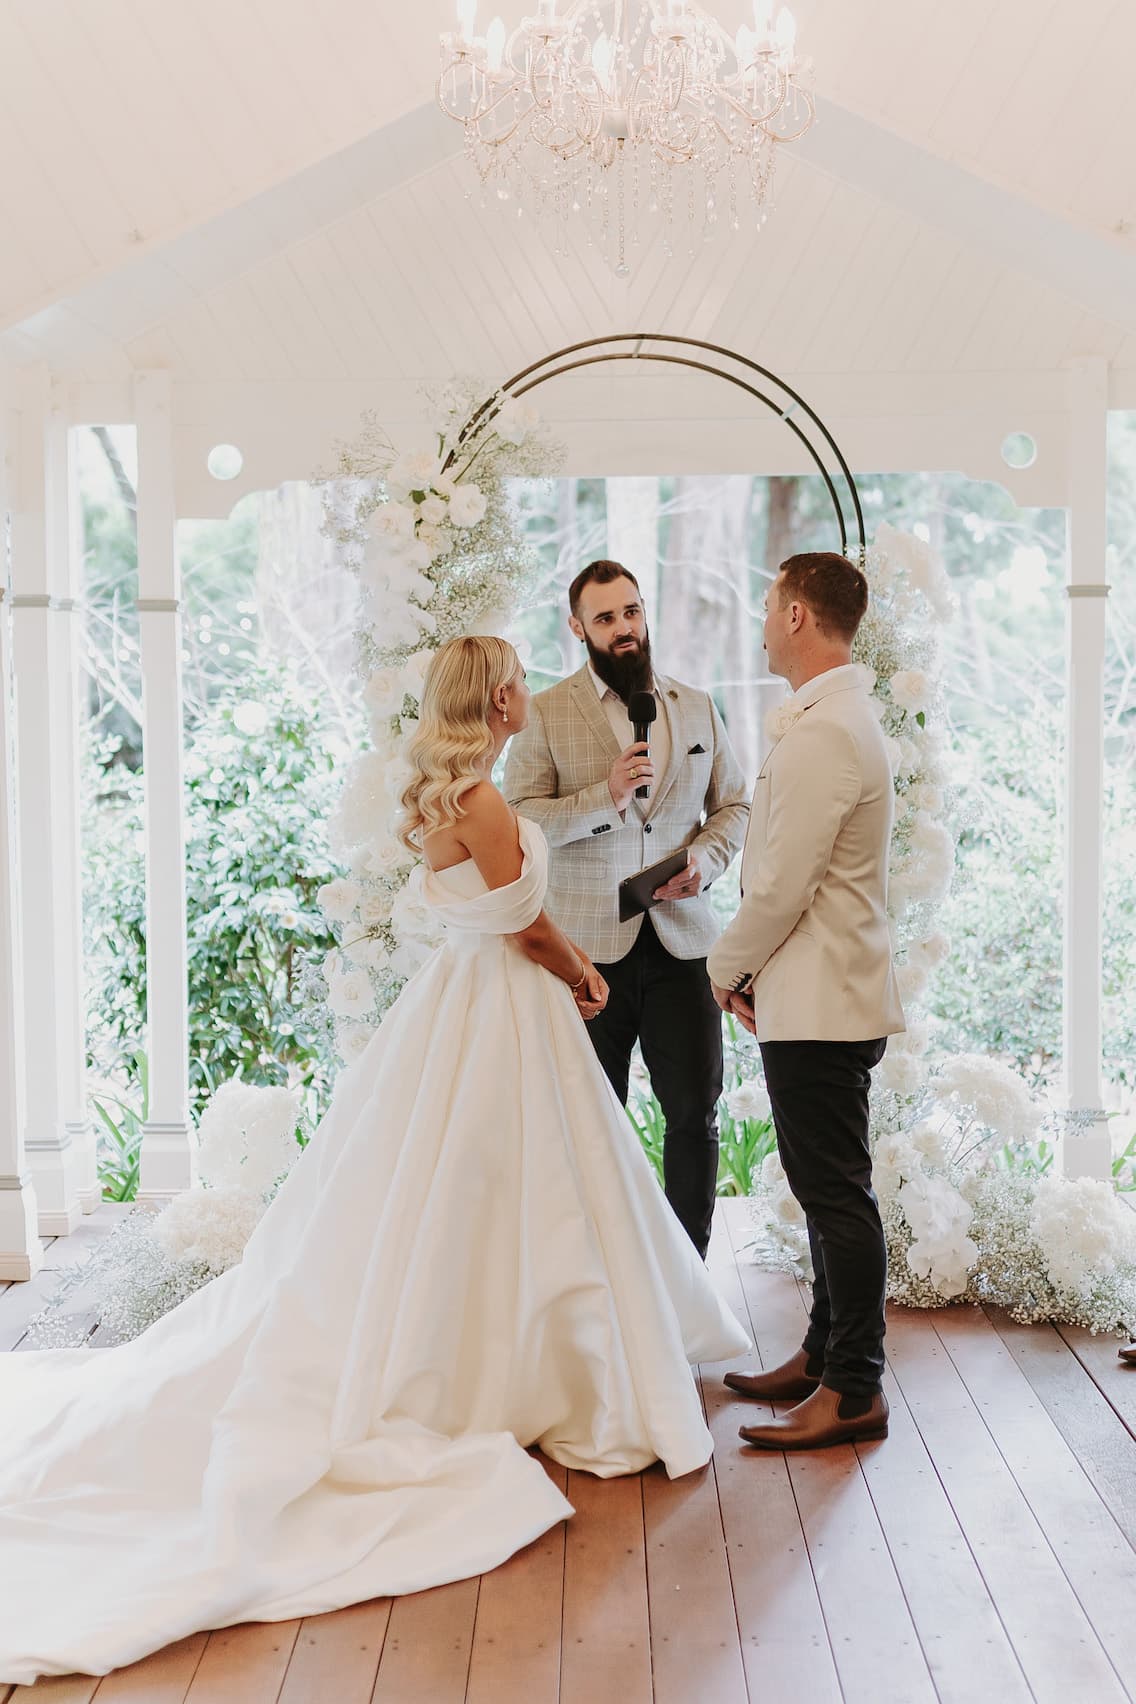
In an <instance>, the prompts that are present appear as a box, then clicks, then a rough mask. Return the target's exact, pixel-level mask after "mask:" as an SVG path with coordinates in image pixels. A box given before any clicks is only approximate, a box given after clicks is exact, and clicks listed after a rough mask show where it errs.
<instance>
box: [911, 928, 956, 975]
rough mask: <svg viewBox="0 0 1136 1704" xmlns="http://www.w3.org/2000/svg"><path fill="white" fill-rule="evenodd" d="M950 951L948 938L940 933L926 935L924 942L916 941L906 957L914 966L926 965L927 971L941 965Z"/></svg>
mask: <svg viewBox="0 0 1136 1704" xmlns="http://www.w3.org/2000/svg"><path fill="white" fill-rule="evenodd" d="M950 950H951V943H950V939H949V937H948V936H946V935H944V934H943V933H942V932H941V931H936V933H935V934H933V935H928V936H927V939H926V940H925V941H916V942H915V943H914V945H913V946H912V947H911V950H910V952H909V954H908V957H909V958H910V959H911V961H912V962H913V963H915V964H922V965H926V967H927V969H928V970H934V968H935V966H936V965H937V964H942V962H943V960H944V959H945V958H946V957H947V955H948V953H949V952H950Z"/></svg>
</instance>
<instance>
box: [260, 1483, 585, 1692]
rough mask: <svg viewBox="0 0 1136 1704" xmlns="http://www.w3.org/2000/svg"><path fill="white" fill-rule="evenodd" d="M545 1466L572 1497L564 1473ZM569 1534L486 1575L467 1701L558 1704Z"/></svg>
mask: <svg viewBox="0 0 1136 1704" xmlns="http://www.w3.org/2000/svg"><path fill="white" fill-rule="evenodd" d="M543 1465H544V1467H545V1471H546V1472H547V1473H548V1475H549V1478H550V1479H551V1480H552V1481H553V1483H554V1484H555V1485H556V1486H557V1487H558V1488H559V1490H560V1491H562V1492H564V1493H565V1494H566V1493H567V1486H568V1475H567V1473H566V1471H565V1470H564V1468H562V1467H559V1466H557V1464H556V1463H555V1462H545V1463H544V1464H543ZM566 1536H567V1535H566V1530H565V1523H564V1522H563V1521H560V1522H558V1523H557V1525H556V1526H554V1527H553V1528H552V1529H551V1531H549V1532H546V1533H545V1534H544V1535H543V1537H541V1538H539V1539H537V1541H536V1543H535V1544H530V1545H529V1546H528V1548H527V1549H526V1550H522V1551H520V1552H518V1554H517V1555H516V1556H511V1557H510V1558H509V1560H508V1561H507V1562H505V1563H503V1564H502V1565H501V1567H500V1568H495V1569H494V1571H493V1572H492V1573H491V1574H484V1575H483V1576H482V1580H481V1590H480V1592H479V1594H478V1600H477V1621H476V1624H475V1626H474V1630H473V1650H472V1653H471V1656H470V1664H469V1684H468V1687H467V1690H466V1704H557V1700H558V1699H559V1697H560V1634H561V1623H562V1619H563V1614H564V1556H565V1546H566ZM281 1704H285V1701H283V1700H282V1701H281ZM312 1704H316V1700H314V1699H313V1701H312Z"/></svg>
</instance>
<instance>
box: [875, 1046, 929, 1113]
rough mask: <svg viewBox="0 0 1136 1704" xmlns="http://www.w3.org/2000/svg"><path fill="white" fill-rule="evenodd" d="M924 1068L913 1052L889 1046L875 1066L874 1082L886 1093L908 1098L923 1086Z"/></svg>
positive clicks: (902, 1098)
mask: <svg viewBox="0 0 1136 1704" xmlns="http://www.w3.org/2000/svg"><path fill="white" fill-rule="evenodd" d="M925 1075H926V1072H925V1068H924V1066H923V1064H922V1063H921V1061H920V1060H919V1059H918V1058H917V1057H916V1055H915V1054H913V1053H904V1052H900V1051H893V1050H892V1049H891V1048H890V1047H889V1048H888V1051H887V1052H886V1053H885V1054H884V1056H883V1059H882V1060H881V1062H880V1064H879V1065H878V1066H877V1068H876V1072H875V1077H874V1082H875V1086H876V1087H877V1088H878V1089H882V1090H883V1091H884V1092H885V1093H887V1094H893V1095H898V1096H899V1098H900V1099H901V1100H909V1099H910V1098H911V1097H912V1096H913V1095H916V1094H918V1093H919V1090H920V1089H921V1088H922V1087H923V1081H924V1077H925Z"/></svg>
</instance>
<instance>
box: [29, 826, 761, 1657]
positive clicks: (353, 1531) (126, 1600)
mask: <svg viewBox="0 0 1136 1704" xmlns="http://www.w3.org/2000/svg"><path fill="white" fill-rule="evenodd" d="M521 833H522V839H523V849H524V866H523V870H522V873H521V875H520V877H519V878H518V880H517V881H516V882H514V883H512V884H511V885H510V886H508V887H506V888H501V889H497V890H495V891H492V892H487V891H486V889H485V884H484V882H483V881H482V880H481V877H480V876H479V874H478V872H477V869H476V866H475V865H473V864H472V863H466V864H462V865H459V866H458V867H456V868H454V869H451V870H447V871H444V872H442V873H440V874H437V875H431V876H428V877H427V880H426V886H425V890H424V891H425V893H426V896H427V898H428V900H429V901H430V903H431V904H432V905H433V906H434V907H435V908H436V910H437V911H438V913H439V914H440V916H441V918H442V920H443V921H444V923H445V924H446V928H447V938H446V941H445V942H444V944H443V945H442V946H441V947H440V948H439V949H438V951H437V952H436V953H435V954H434V955H433V956H432V958H431V959H430V962H429V963H428V964H427V965H426V966H425V968H424V969H423V970H422V971H421V972H420V973H419V974H418V975H417V976H416V977H415V978H414V979H413V981H412V982H411V983H410V984H409V985H408V986H407V988H406V989H405V990H404V992H403V994H402V996H401V998H400V999H399V1001H398V1002H397V1004H396V1005H395V1007H394V1008H393V1009H392V1010H391V1012H390V1013H389V1014H388V1016H387V1018H386V1020H385V1021H384V1023H383V1024H382V1026H381V1028H380V1029H379V1030H378V1032H377V1033H376V1035H375V1036H374V1038H373V1039H372V1041H371V1042H370V1044H369V1045H368V1047H367V1049H366V1051H365V1052H364V1053H363V1055H362V1056H361V1057H360V1059H359V1060H357V1061H356V1062H355V1064H353V1065H352V1066H351V1067H350V1069H349V1070H347V1071H345V1072H344V1073H343V1074H342V1076H341V1078H340V1080H339V1082H338V1084H337V1087H336V1092H335V1095H334V1097H333V1101H332V1105H331V1108H330V1110H329V1111H328V1114H327V1116H326V1118H325V1119H324V1121H323V1123H322V1124H321V1126H320V1128H319V1130H318V1132H317V1133H316V1135H315V1137H314V1138H313V1140H312V1142H311V1143H310V1145H309V1146H308V1148H307V1149H306V1150H305V1152H304V1153H303V1155H302V1156H301V1157H300V1159H299V1161H298V1162H297V1164H296V1165H295V1167H294V1168H293V1171H292V1173H291V1175H290V1176H289V1178H288V1179H287V1181H286V1182H285V1183H284V1185H283V1187H282V1188H281V1190H280V1191H279V1193H278V1195H277V1197H276V1199H275V1200H274V1202H273V1203H272V1205H271V1207H270V1208H269V1210H268V1212H267V1213H266V1214H265V1216H264V1218H263V1219H262V1220H261V1222H260V1224H259V1225H258V1227H257V1229H256V1231H255V1232H254V1234H253V1236H252V1238H251V1240H250V1241H249V1244H248V1246H247V1248H246V1251H245V1255H244V1259H243V1260H242V1262H241V1264H240V1265H239V1266H237V1267H235V1268H233V1269H232V1270H231V1271H230V1272H227V1273H226V1274H225V1275H224V1276H223V1277H220V1278H217V1279H215V1280H214V1281H213V1282H212V1283H210V1284H208V1285H207V1286H206V1287H205V1288H204V1289H202V1290H200V1291H198V1292H197V1293H196V1294H195V1295H193V1296H191V1297H190V1298H189V1300H188V1301H186V1302H184V1303H183V1304H182V1305H181V1306H180V1307H178V1308H177V1309H176V1310H174V1311H173V1312H172V1313H170V1314H167V1315H166V1316H165V1317H164V1318H163V1319H161V1320H159V1321H158V1322H157V1323H156V1324H155V1325H153V1326H151V1327H150V1329H149V1330H148V1331H146V1332H145V1333H144V1334H143V1335H142V1336H141V1337H139V1338H137V1339H136V1340H135V1341H134V1342H132V1343H128V1344H125V1345H123V1346H122V1347H120V1348H117V1349H105V1350H76V1351H47V1352H37V1353H30V1354H14V1355H5V1356H0V1425H2V1439H3V1446H2V1447H3V1459H2V1464H0V1679H3V1680H7V1681H30V1680H32V1679H34V1678H35V1677H36V1676H37V1675H40V1674H59V1673H68V1672H70V1671H72V1670H78V1671H82V1672H85V1673H91V1674H102V1673H105V1672H106V1671H107V1670H109V1669H111V1668H115V1667H119V1666H121V1665H122V1664H124V1663H129V1662H132V1661H134V1660H135V1659H137V1658H139V1657H141V1656H143V1655H145V1654H146V1653H148V1652H150V1651H153V1650H155V1649H157V1648H159V1647H160V1646H162V1645H165V1644H168V1643H169V1642H170V1641H171V1640H174V1639H177V1638H180V1637H181V1636H183V1635H184V1634H187V1633H189V1632H192V1631H195V1630H198V1629H202V1628H213V1627H223V1626H228V1625H231V1624H232V1623H234V1622H238V1621H258V1620H259V1621H273V1620H282V1619H286V1618H290V1617H293V1616H301V1615H311V1614H316V1613H319V1612H320V1611H323V1610H329V1609H334V1608H338V1607H340V1606H342V1605H344V1604H348V1603H352V1602H356V1601H359V1600H362V1599H366V1598H371V1597H377V1596H382V1595H386V1594H397V1593H403V1592H411V1591H417V1590H419V1589H421V1588H423V1587H426V1586H433V1585H440V1584H442V1583H444V1582H446V1581H448V1580H454V1579H459V1578H464V1577H466V1576H469V1575H473V1574H477V1573H481V1572H483V1571H484V1570H486V1569H489V1568H493V1567H495V1566H496V1565H497V1564H498V1563H500V1562H502V1561H504V1560H505V1558H506V1557H508V1556H509V1555H511V1554H512V1553H513V1552H514V1551H516V1550H517V1549H519V1548H520V1547H522V1546H523V1545H526V1544H528V1543H530V1542H531V1541H532V1540H533V1539H535V1538H537V1537H538V1536H539V1535H540V1534H541V1533H542V1532H544V1531H546V1530H547V1529H548V1528H549V1527H550V1526H552V1525H554V1524H555V1523H556V1522H557V1521H559V1520H562V1519H564V1518H565V1517H566V1516H568V1515H570V1514H571V1513H572V1510H571V1506H570V1504H569V1503H568V1502H567V1501H566V1500H565V1498H564V1497H563V1496H562V1495H561V1493H560V1492H559V1490H558V1489H557V1488H556V1487H555V1486H554V1485H553V1483H552V1482H551V1480H550V1479H549V1478H548V1476H547V1475H546V1474H545V1472H544V1470H543V1469H542V1467H541V1466H540V1463H539V1462H538V1461H537V1460H535V1459H534V1458H533V1457H532V1456H530V1455H528V1454H526V1451H525V1449H524V1448H523V1447H522V1446H526V1445H531V1444H539V1446H540V1448H541V1450H542V1451H543V1452H544V1453H545V1455H547V1456H549V1457H551V1458H552V1459H553V1460H554V1461H557V1462H561V1463H563V1464H565V1465H567V1466H568V1467H572V1468H583V1469H587V1470H589V1471H591V1472H593V1473H597V1474H601V1475H612V1474H621V1473H634V1472H636V1471H637V1470H638V1469H640V1468H642V1467H644V1466H645V1465H647V1464H648V1463H649V1462H651V1461H653V1460H655V1459H656V1458H658V1459H660V1460H662V1461H663V1462H664V1463H665V1465H666V1468H667V1471H668V1472H669V1473H670V1474H672V1475H677V1474H682V1473H687V1472H689V1471H690V1470H691V1469H693V1468H696V1467H699V1466H701V1465H702V1464H703V1463H705V1462H706V1461H707V1460H708V1459H709V1457H710V1453H711V1441H710V1436H709V1433H708V1431H707V1429H706V1425H705V1421H704V1419H703V1415H702V1410H701V1406H700V1403H699V1398H698V1392H697V1387H696V1384H695V1381H694V1378H693V1376H692V1373H691V1371H690V1366H689V1363H691V1362H695V1361H699V1360H711V1361H713V1360H720V1359H724V1358H725V1357H727V1356H730V1355H733V1354H737V1353H740V1352H741V1351H742V1350H744V1349H745V1348H746V1347H747V1340H746V1338H745V1334H744V1333H743V1332H742V1330H741V1328H740V1327H739V1326H738V1324H737V1323H736V1321H735V1320H734V1319H733V1317H732V1315H731V1314H730V1313H729V1311H728V1309H727V1308H726V1307H725V1306H724V1304H723V1303H722V1302H721V1301H720V1299H719V1298H718V1297H717V1295H716V1294H715V1292H714V1290H713V1288H712V1287H711V1285H710V1282H709V1280H708V1278H707V1276H706V1273H705V1270H704V1268H703V1266H702V1264H701V1262H700V1261H699V1259H698V1257H697V1255H696V1254H695V1252H694V1250H693V1248H692V1247H691V1245H690V1243H689V1242H688V1240H687V1238H686V1235H685V1233H684V1232H683V1231H682V1230H681V1228H680V1227H679V1225H678V1222H677V1220H676V1219H675V1218H674V1217H673V1215H672V1213H671V1211H670V1208H669V1207H668V1206H667V1203H666V1201H665V1199H664V1197H663V1195H662V1192H661V1191H660V1190H659V1188H658V1186H657V1185H656V1183H655V1180H654V1178H653V1176H652V1174H651V1170H650V1167H649V1165H648V1163H647V1161H646V1159H645V1158H644V1156H643V1154H642V1152H641V1150H640V1148H639V1144H638V1142H637V1140H636V1138H635V1136H634V1133H633V1131H632V1130H631V1129H630V1126H629V1125H628V1122H627V1119H626V1117H625V1115H624V1113H623V1110H622V1108H621V1107H620V1106H619V1105H618V1104H617V1102H616V1100H615V1097H614V1095H613V1094H612V1092H611V1090H610V1088H609V1086H608V1083H607V1079H606V1078H605V1077H604V1075H603V1073H602V1071H601V1070H600V1068H599V1065H598V1064H597V1062H596V1059H595V1056H594V1054H593V1051H592V1048H591V1045H590V1043H589V1041H588V1038H587V1036H586V1034H585V1031H584V1027H583V1025H582V1024H581V1022H580V1019H579V1016H578V1014H577V1012H576V1009H575V1006H574V1004H573V1001H572V998H571V995H570V994H569V992H568V990H567V988H566V987H565V985H564V983H563V982H561V981H559V980H558V979H557V978H556V977H554V976H552V975H550V974H549V973H548V972H547V971H544V970H542V969H541V968H540V967H539V966H538V965H535V964H533V963H532V961H531V960H529V959H528V958H526V957H525V956H524V954H523V953H522V952H520V951H519V950H518V948H517V947H516V945H515V943H513V942H511V941H510V940H509V939H508V936H509V934H511V933H515V932H516V931H517V930H518V929H521V928H523V927H525V926H526V925H527V924H528V923H529V922H531V921H532V920H533V918H534V917H535V916H536V914H537V912H538V911H539V909H540V906H541V903H542V900H543V896H544V890H545V885H546V875H547V851H546V847H545V844H544V840H543V838H542V836H541V834H540V831H539V829H537V828H535V827H534V826H533V825H531V824H529V823H522V825H521Z"/></svg>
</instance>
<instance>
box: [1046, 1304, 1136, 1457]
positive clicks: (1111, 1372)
mask: <svg viewBox="0 0 1136 1704" xmlns="http://www.w3.org/2000/svg"><path fill="white" fill-rule="evenodd" d="M1058 1332H1059V1335H1060V1336H1061V1338H1062V1340H1063V1341H1064V1342H1065V1343H1066V1344H1067V1345H1068V1347H1069V1348H1070V1349H1071V1350H1072V1352H1073V1354H1074V1355H1076V1357H1077V1359H1078V1361H1080V1363H1081V1365H1082V1367H1084V1369H1085V1371H1086V1372H1087V1373H1088V1374H1089V1376H1090V1378H1091V1379H1092V1381H1093V1383H1094V1384H1095V1385H1096V1387H1097V1389H1098V1390H1099V1391H1100V1393H1101V1395H1102V1396H1103V1397H1105V1399H1106V1400H1107V1401H1108V1402H1109V1403H1110V1404H1111V1406H1112V1407H1113V1408H1114V1409H1115V1410H1116V1412H1117V1414H1119V1416H1120V1418H1121V1419H1122V1420H1123V1421H1124V1424H1125V1425H1126V1426H1127V1427H1128V1430H1129V1431H1130V1432H1131V1433H1132V1434H1133V1436H1136V1367H1134V1366H1132V1365H1131V1364H1130V1363H1129V1362H1127V1361H1122V1360H1121V1359H1120V1356H1119V1355H1118V1354H1117V1350H1118V1349H1119V1348H1121V1346H1122V1344H1123V1341H1124V1340H1123V1338H1120V1337H1105V1336H1103V1335H1101V1334H1100V1333H1097V1334H1096V1335H1095V1336H1094V1334H1093V1333H1092V1332H1091V1331H1086V1330H1085V1329H1084V1328H1083V1326H1078V1325H1062V1326H1059V1327H1058Z"/></svg>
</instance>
